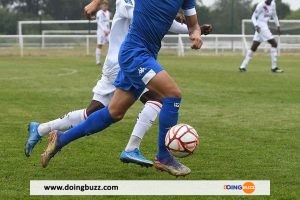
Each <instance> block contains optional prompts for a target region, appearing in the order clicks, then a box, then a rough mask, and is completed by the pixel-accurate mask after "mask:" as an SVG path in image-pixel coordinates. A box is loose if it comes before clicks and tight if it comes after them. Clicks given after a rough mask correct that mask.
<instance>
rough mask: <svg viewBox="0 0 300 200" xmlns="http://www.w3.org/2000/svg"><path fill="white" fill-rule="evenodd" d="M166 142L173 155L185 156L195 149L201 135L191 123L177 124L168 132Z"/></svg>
mask: <svg viewBox="0 0 300 200" xmlns="http://www.w3.org/2000/svg"><path fill="white" fill-rule="evenodd" d="M165 144H166V147H167V148H168V149H169V151H170V152H171V153H172V155H174V156H175V157H179V158H183V157H186V156H189V155H191V154H192V153H193V152H194V151H195V149H196V147H197V146H198V144H199V136H198V133H197V131H196V130H195V129H194V128H193V127H191V126H190V125H188V124H177V125H175V126H173V127H172V128H170V129H169V131H168V132H167V135H166V138H165Z"/></svg>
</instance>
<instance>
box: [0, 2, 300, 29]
mask: <svg viewBox="0 0 300 200" xmlns="http://www.w3.org/2000/svg"><path fill="white" fill-rule="evenodd" d="M89 2H90V0H0V34H16V33H17V21H19V20H39V19H43V20H74V19H76V20H77V19H84V16H83V12H82V11H83V7H84V6H85V5H86V4H87V3H89ZM110 2H111V3H110V11H112V13H114V11H115V0H110ZM251 2H252V1H251V0H217V1H216V2H215V4H214V5H213V6H212V7H206V6H204V5H201V4H197V11H198V15H199V16H198V17H199V20H200V23H211V24H213V26H214V33H226V34H239V33H241V20H242V19H245V18H246V19H250V17H251V15H252V12H253V11H254V9H255V6H256V5H254V6H253V5H252V4H251ZM276 3H277V12H278V15H279V18H280V19H300V9H299V10H297V11H291V10H290V7H289V5H287V4H285V3H283V2H282V0H276Z"/></svg>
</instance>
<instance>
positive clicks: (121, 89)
mask: <svg viewBox="0 0 300 200" xmlns="http://www.w3.org/2000/svg"><path fill="white" fill-rule="evenodd" d="M127 1H128V0H127ZM97 3H99V0H94V1H93V2H91V3H90V4H89V5H88V6H86V7H85V12H86V14H87V16H91V15H92V14H93V13H94V12H95V10H96V5H97ZM180 8H182V9H183V10H184V13H185V16H186V22H187V26H188V30H189V35H190V40H191V43H192V45H191V48H192V49H199V48H201V46H202V38H201V30H200V26H199V24H198V19H197V15H196V9H195V2H194V0H182V1H172V2H169V1H161V0H140V1H136V2H135V8H134V15H133V20H132V24H131V27H130V29H129V32H128V34H127V36H126V38H125V41H124V42H123V44H122V46H121V48H120V52H119V64H120V71H119V73H118V76H117V79H116V81H115V83H114V84H115V86H116V90H115V93H114V95H113V97H112V100H111V101H110V103H109V105H108V106H106V107H104V108H103V109H101V110H99V111H96V112H94V113H92V114H91V115H90V116H89V117H88V118H87V119H86V120H85V121H84V122H82V123H81V124H79V125H78V126H76V127H74V128H71V129H70V130H68V131H66V132H65V133H64V134H62V132H60V131H53V132H51V134H50V137H49V139H50V140H49V144H48V147H47V149H46V150H45V151H44V153H43V154H42V156H41V162H42V166H43V167H46V166H47V165H48V163H49V161H50V159H51V158H52V157H53V156H54V155H55V154H56V153H57V152H58V151H59V150H61V148H63V147H64V146H66V145H67V144H69V143H70V142H72V141H74V140H76V139H78V138H81V137H83V136H86V135H90V134H94V133H96V132H99V131H102V130H103V129H105V128H107V127H108V126H110V125H111V124H113V123H115V122H117V121H119V120H121V119H122V118H123V117H124V114H125V113H126V111H127V109H128V108H129V107H130V106H131V105H132V104H133V103H134V102H135V101H136V99H138V97H139V96H140V95H141V94H142V92H143V91H144V90H145V88H146V86H147V88H148V89H149V90H150V91H153V92H155V93H156V94H158V95H159V96H160V97H162V108H161V112H160V115H159V138H158V153H157V156H156V158H155V163H154V166H155V167H156V168H157V169H159V170H162V171H166V172H169V173H170V174H171V175H174V176H185V175H187V174H189V173H190V172H191V170H190V169H189V168H188V167H186V166H184V165H183V164H181V163H180V162H178V161H177V160H176V159H175V158H174V157H173V156H172V155H171V154H170V152H169V151H168V150H167V148H166V146H165V144H164V140H165V136H166V133H167V131H168V129H169V128H170V127H172V126H174V125H175V124H176V123H177V120H178V110H179V107H180V102H181V91H180V89H179V87H178V86H177V84H176V82H175V81H174V80H173V79H172V78H171V76H170V75H169V74H168V73H167V72H166V71H165V70H164V69H163V67H162V66H161V65H160V64H159V63H158V62H157V61H156V58H157V54H158V51H159V50H160V47H161V40H162V39H163V37H164V35H165V34H166V33H167V31H168V30H169V28H170V26H171V24H172V22H173V19H174V18H175V16H176V14H177V12H178V10H179V9H180Z"/></svg>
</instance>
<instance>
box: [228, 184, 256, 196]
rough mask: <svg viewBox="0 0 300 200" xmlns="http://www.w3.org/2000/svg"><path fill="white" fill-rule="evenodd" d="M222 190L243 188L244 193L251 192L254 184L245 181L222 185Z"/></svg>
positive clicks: (253, 189)
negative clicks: (240, 183)
mask: <svg viewBox="0 0 300 200" xmlns="http://www.w3.org/2000/svg"><path fill="white" fill-rule="evenodd" d="M224 190H243V192H244V193H246V194H252V193H253V192H254V191H255V185H254V183H252V182H245V183H244V184H243V185H224Z"/></svg>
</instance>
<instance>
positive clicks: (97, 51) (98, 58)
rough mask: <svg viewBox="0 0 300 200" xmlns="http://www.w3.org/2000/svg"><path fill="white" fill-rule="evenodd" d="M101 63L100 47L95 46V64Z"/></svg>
mask: <svg viewBox="0 0 300 200" xmlns="http://www.w3.org/2000/svg"><path fill="white" fill-rule="evenodd" d="M100 63H101V49H99V48H96V64H100Z"/></svg>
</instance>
